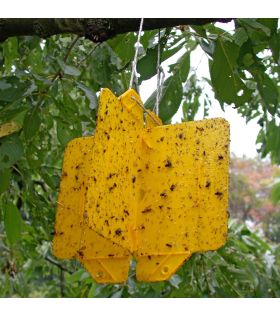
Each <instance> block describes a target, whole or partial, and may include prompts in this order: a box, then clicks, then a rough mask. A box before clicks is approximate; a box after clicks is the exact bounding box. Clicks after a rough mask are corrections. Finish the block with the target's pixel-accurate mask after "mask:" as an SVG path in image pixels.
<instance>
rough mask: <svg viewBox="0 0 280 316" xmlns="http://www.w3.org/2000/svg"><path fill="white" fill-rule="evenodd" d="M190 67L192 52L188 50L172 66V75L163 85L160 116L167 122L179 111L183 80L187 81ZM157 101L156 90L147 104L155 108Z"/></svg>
mask: <svg viewBox="0 0 280 316" xmlns="http://www.w3.org/2000/svg"><path fill="white" fill-rule="evenodd" d="M189 69H190V53H189V52H186V53H185V54H184V55H183V56H181V57H180V58H179V60H178V61H177V63H175V64H173V65H171V66H170V71H171V72H172V75H171V76H170V77H169V78H167V79H166V80H165V81H164V83H163V87H162V96H161V100H160V106H159V117H160V118H161V119H162V121H163V122H167V121H168V120H170V119H171V118H172V116H173V115H174V114H175V113H176V112H177V111H178V109H179V107H180V104H181V101H182V96H183V88H182V82H184V81H186V79H187V76H188V73H189ZM155 103H156V91H154V92H153V93H152V95H151V96H150V97H149V98H148V100H147V101H146V103H145V106H146V107H147V108H148V109H153V108H154V106H155Z"/></svg>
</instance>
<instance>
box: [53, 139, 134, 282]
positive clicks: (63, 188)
mask: <svg viewBox="0 0 280 316" xmlns="http://www.w3.org/2000/svg"><path fill="white" fill-rule="evenodd" d="M93 144H94V138H93V137H83V138H77V139H74V140H72V141H71V142H70V143H69V144H68V146H67V148H66V150H65V153H64V161H63V169H62V178H61V183H60V193H59V198H58V207H57V213H56V233H55V237H54V240H53V253H54V255H55V256H57V257H59V258H62V259H66V258H72V257H74V256H75V257H77V259H79V260H80V261H81V262H82V263H83V264H84V265H85V266H86V267H90V269H89V272H90V273H91V271H94V269H97V270H98V274H92V277H93V278H94V279H96V281H98V280H100V281H102V282H110V283H112V282H123V281H122V280H123V279H126V278H127V273H128V268H127V266H128V265H129V261H130V253H129V251H128V250H127V249H124V248H122V247H120V246H118V245H116V244H115V243H114V242H112V241H111V240H108V239H105V238H104V237H102V236H101V235H99V234H97V233H96V232H95V231H93V230H92V229H90V227H89V226H88V214H87V212H86V210H85V209H84V200H85V195H86V193H87V190H88V185H89V183H88V173H89V169H90V168H91V166H92V164H91V162H90V159H91V152H92V147H93ZM112 258H114V259H115V258H116V260H117V262H119V263H122V265H121V264H118V265H116V267H117V268H118V269H117V272H116V271H115V272H114V269H113V271H112V273H113V274H112V273H111V274H110V273H109V274H108V272H107V270H106V265H105V266H104V265H102V264H101V265H100V264H98V262H101V263H102V262H103V261H105V262H106V260H107V261H108V260H111V259H112ZM114 261H115V260H114ZM107 265H108V264H107ZM109 268H110V266H109ZM125 274H126V277H124V275H125ZM96 275H98V276H99V275H100V276H99V277H98V278H97V277H96ZM111 275H113V276H114V277H113V278H112V277H110V276H111ZM101 276H102V277H101Z"/></svg>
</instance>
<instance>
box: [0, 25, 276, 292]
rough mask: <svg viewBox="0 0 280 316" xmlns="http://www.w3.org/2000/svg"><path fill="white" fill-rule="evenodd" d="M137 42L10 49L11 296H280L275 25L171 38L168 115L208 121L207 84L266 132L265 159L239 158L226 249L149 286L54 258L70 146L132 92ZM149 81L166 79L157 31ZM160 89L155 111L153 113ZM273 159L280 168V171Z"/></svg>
mask: <svg viewBox="0 0 280 316" xmlns="http://www.w3.org/2000/svg"><path fill="white" fill-rule="evenodd" d="M135 41H136V34H135V33H127V34H121V35H118V36H116V37H114V38H113V39H111V40H108V41H107V42H104V43H102V44H94V43H92V42H90V41H89V40H85V39H83V38H78V37H76V36H74V35H59V36H52V37H50V38H48V39H46V40H43V39H40V38H38V37H30V36H25V37H13V38H9V39H7V40H6V41H5V42H3V43H1V44H0V74H1V76H0V253H1V255H0V269H1V272H0V296H1V297H279V296H280V281H279V280H280V246H279V241H280V229H279V227H280V211H279V201H280V181H279V180H280V170H279V168H278V167H277V165H279V164H280V128H279V117H280V106H279V91H280V90H279V89H280V87H279V66H280V30H279V27H278V20H277V19H236V20H235V22H234V30H232V31H225V30H224V29H222V28H220V27H219V26H217V24H207V25H204V26H199V27H198V26H193V27H187V26H179V27H176V28H169V29H162V30H161V56H162V62H163V61H165V60H168V59H169V58H170V57H174V55H175V54H176V53H178V52H180V54H179V55H180V56H179V57H178V60H177V61H176V62H175V63H173V64H171V65H169V71H168V74H166V79H165V81H164V85H163V95H162V99H161V103H160V117H161V118H162V120H163V121H164V122H165V123H168V122H171V119H172V117H173V116H174V114H175V113H176V112H177V111H178V109H179V107H180V106H182V109H183V118H182V120H183V121H190V120H194V119H195V117H196V114H197V113H198V110H199V109H203V113H204V117H207V115H208V110H209V108H210V107H211V98H209V96H208V95H207V94H206V93H204V91H203V85H208V86H210V87H211V88H212V90H213V91H214V93H215V98H216V99H217V100H218V101H219V103H220V105H221V107H222V108H223V107H224V106H225V104H229V105H231V106H232V107H234V108H236V110H237V111H238V113H239V114H240V115H242V116H243V117H245V118H246V120H247V121H250V120H251V119H253V118H258V123H259V125H260V127H261V130H260V133H259V135H258V139H257V142H258V144H259V153H260V157H262V158H265V157H267V159H266V160H265V161H263V160H261V159H257V160H252V159H245V158H244V159H241V158H237V157H232V164H231V181H230V202H229V205H230V214H231V220H230V223H229V237H228V241H227V243H226V245H225V246H224V247H223V248H221V249H219V250H218V251H216V252H208V253H203V254H194V255H193V256H192V257H191V259H190V260H189V261H188V262H187V263H186V264H185V265H184V266H183V267H182V268H181V269H180V270H179V271H178V273H177V274H176V275H174V276H173V277H172V278H171V279H170V280H168V281H165V282H158V283H139V282H137V281H136V279H135V269H134V264H133V265H132V267H131V271H130V276H129V279H128V281H127V282H126V283H125V284H119V285H98V284H96V283H95V282H94V281H93V280H92V279H91V278H90V276H89V274H88V273H87V272H86V271H85V269H84V268H83V267H82V266H80V265H79V263H78V262H76V261H75V260H67V261H58V260H57V259H56V258H54V257H53V256H52V254H51V241H52V237H53V233H54V219H55V209H56V199H57V192H58V186H59V179H60V173H61V166H62V159H63V151H64V148H65V145H66V144H67V142H68V141H69V140H71V139H72V138H74V137H80V136H82V135H89V134H92V133H93V132H94V129H95V119H96V114H97V110H98V96H99V91H100V89H101V88H104V87H108V88H110V89H111V90H112V91H114V92H115V93H116V94H117V95H120V94H121V93H123V92H124V91H126V90H127V89H128V85H129V78H130V71H131V62H132V59H133V56H134V43H135ZM141 42H142V49H141V52H140V56H139V62H138V66H137V71H138V73H139V82H140V84H141V83H142V82H143V81H145V80H148V79H150V78H152V77H153V76H154V75H155V74H156V61H157V59H156V58H157V30H154V31H146V32H144V34H143V36H142V40H141ZM198 47H200V48H202V49H203V51H204V52H205V54H207V56H208V58H209V69H210V78H197V76H196V68H195V67H194V66H195V65H192V63H191V54H192V53H193V52H194V51H195V50H196V49H197V48H198ZM155 97H156V95H155V92H154V93H153V94H152V95H151V96H150V97H149V98H148V100H147V102H146V106H147V107H148V108H153V106H154V104H155ZM270 160H271V162H272V163H274V165H273V166H272V165H271V163H270Z"/></svg>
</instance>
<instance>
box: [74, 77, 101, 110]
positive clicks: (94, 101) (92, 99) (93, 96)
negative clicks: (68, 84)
mask: <svg viewBox="0 0 280 316" xmlns="http://www.w3.org/2000/svg"><path fill="white" fill-rule="evenodd" d="M78 87H79V88H80V89H81V90H82V91H83V92H84V93H85V95H86V97H87V98H88V100H89V102H90V105H89V107H90V108H91V109H97V107H98V100H97V97H96V93H95V91H93V90H92V89H90V88H88V87H87V86H85V85H84V84H83V83H80V82H78Z"/></svg>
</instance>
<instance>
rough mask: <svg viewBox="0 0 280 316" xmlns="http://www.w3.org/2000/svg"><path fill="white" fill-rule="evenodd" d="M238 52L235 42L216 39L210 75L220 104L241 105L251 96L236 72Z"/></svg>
mask: <svg viewBox="0 0 280 316" xmlns="http://www.w3.org/2000/svg"><path fill="white" fill-rule="evenodd" d="M238 54H239V47H238V46H237V45H236V44H234V43H231V42H229V41H222V40H221V39H218V40H217V42H216V47H215V52H214V59H213V63H212V65H211V67H210V75H211V80H212V85H213V88H214V91H215V97H216V98H217V99H218V100H219V101H220V103H221V104H223V103H227V104H231V103H235V105H237V106H239V105H243V104H244V103H245V102H246V101H248V100H249V98H250V96H251V91H250V90H249V89H248V88H247V87H246V86H245V84H244V83H243V82H242V81H241V79H240V77H239V76H238V74H237V70H236V59H237V57H238Z"/></svg>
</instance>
